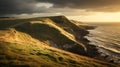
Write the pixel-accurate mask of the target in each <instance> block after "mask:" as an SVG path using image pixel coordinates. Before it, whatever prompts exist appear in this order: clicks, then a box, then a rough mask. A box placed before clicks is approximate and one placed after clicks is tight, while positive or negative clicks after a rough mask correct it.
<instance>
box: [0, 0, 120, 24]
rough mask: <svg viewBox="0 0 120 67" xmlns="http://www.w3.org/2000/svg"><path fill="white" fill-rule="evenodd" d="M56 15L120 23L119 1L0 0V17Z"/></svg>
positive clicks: (80, 19) (81, 19)
mask: <svg viewBox="0 0 120 67" xmlns="http://www.w3.org/2000/svg"><path fill="white" fill-rule="evenodd" d="M57 15H65V16H67V17H68V18H70V19H74V20H78V21H83V22H120V0H0V16H1V17H6V16H9V17H11V16H12V17H22V18H25V17H41V16H57Z"/></svg>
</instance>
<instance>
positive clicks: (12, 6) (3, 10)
mask: <svg viewBox="0 0 120 67" xmlns="http://www.w3.org/2000/svg"><path fill="white" fill-rule="evenodd" d="M35 5H36V2H35V1H34V0H0V15H7V14H22V13H34V12H38V11H39V12H45V8H44V7H41V9H42V10H38V9H37V8H36V6H35Z"/></svg>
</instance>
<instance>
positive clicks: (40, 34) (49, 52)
mask: <svg viewBox="0 0 120 67" xmlns="http://www.w3.org/2000/svg"><path fill="white" fill-rule="evenodd" d="M94 28H95V26H91V25H88V24H85V23H82V22H78V21H75V20H69V19H67V18H66V17H65V16H50V17H37V18H28V19H26V18H25V19H18V18H8V17H6V18H0V67H22V66H23V67H118V65H117V64H113V63H109V62H106V61H104V60H97V59H95V57H97V56H98V55H99V53H98V52H97V48H96V46H93V45H90V44H89V40H87V39H86V38H85V37H84V36H86V35H87V34H89V32H88V31H87V30H88V29H94Z"/></svg>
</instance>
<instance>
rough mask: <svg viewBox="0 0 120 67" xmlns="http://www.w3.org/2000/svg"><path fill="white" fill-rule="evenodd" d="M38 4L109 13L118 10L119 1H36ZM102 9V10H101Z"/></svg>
mask: <svg viewBox="0 0 120 67" xmlns="http://www.w3.org/2000/svg"><path fill="white" fill-rule="evenodd" d="M36 1H38V2H49V3H53V4H54V7H60V8H61V7H69V8H78V9H90V10H98V9H99V10H100V11H104V10H106V11H111V10H112V9H113V10H115V9H118V7H116V6H120V0H36ZM102 8H103V10H102Z"/></svg>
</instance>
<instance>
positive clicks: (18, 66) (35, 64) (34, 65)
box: [0, 29, 117, 67]
mask: <svg viewBox="0 0 120 67" xmlns="http://www.w3.org/2000/svg"><path fill="white" fill-rule="evenodd" d="M13 31H14V32H15V30H13V29H12V30H6V31H2V30H1V31H0V59H1V60H0V66H1V67H117V66H115V65H113V64H109V63H106V62H102V61H98V60H95V59H91V58H87V57H84V56H80V55H76V54H73V53H70V52H66V51H63V50H60V49H56V48H53V47H50V46H48V45H46V44H45V43H44V42H42V41H37V40H36V39H34V38H32V37H31V36H29V35H27V34H25V33H22V32H17V31H16V32H15V33H13ZM8 32H9V33H8ZM11 33H12V35H11ZM8 34H10V36H9V37H7V35H8ZM18 36H19V39H17V40H16V38H17V37H18ZM6 37H7V38H6ZM9 39H10V40H9Z"/></svg>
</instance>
